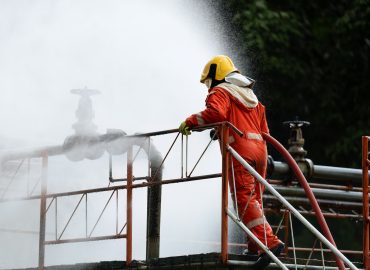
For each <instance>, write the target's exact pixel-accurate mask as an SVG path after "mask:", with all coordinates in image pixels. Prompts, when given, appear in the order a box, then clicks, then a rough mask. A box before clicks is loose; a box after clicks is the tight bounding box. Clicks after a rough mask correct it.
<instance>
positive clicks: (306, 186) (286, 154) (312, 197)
mask: <svg viewBox="0 0 370 270" xmlns="http://www.w3.org/2000/svg"><path fill="white" fill-rule="evenodd" d="M262 137H263V138H264V139H265V140H266V142H268V143H270V144H271V145H272V146H273V147H274V148H275V149H276V150H277V151H278V152H279V153H280V154H281V155H282V156H283V158H284V159H285V160H286V162H287V163H288V165H289V167H290V168H291V169H292V171H293V172H294V174H295V176H296V177H297V178H298V181H299V182H300V184H301V186H302V187H303V189H304V191H305V193H306V196H307V198H308V199H309V201H310V203H311V205H312V208H313V210H314V212H315V213H316V218H317V221H318V223H319V225H320V227H321V230H322V231H323V233H324V236H325V237H326V239H328V240H329V242H330V243H332V244H333V245H334V246H336V245H335V242H334V239H333V236H332V235H331V232H330V230H329V227H328V224H327V223H326V221H325V218H324V215H323V214H322V212H321V209H320V206H319V204H318V203H317V200H316V198H315V195H314V194H313V192H312V190H311V187H310V186H309V184H308V182H307V180H306V178H305V177H304V175H303V173H302V171H301V170H300V169H299V167H298V165H297V163H296V161H295V160H294V159H293V157H292V156H291V155H290V153H289V152H288V151H287V150H286V149H285V148H284V146H282V145H281V143H279V141H277V140H276V139H275V138H273V137H272V136H271V135H269V134H266V133H262ZM335 261H336V263H337V265H338V268H339V269H340V270H344V269H345V267H344V264H343V262H342V260H341V259H339V258H338V257H337V256H335Z"/></svg>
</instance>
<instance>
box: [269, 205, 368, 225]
mask: <svg viewBox="0 0 370 270" xmlns="http://www.w3.org/2000/svg"><path fill="white" fill-rule="evenodd" d="M264 210H265V212H267V213H268V212H272V213H273V212H275V213H276V209H272V208H265V209H264ZM278 211H279V212H280V213H282V214H283V213H285V211H286V210H285V209H280V210H278ZM297 211H298V212H299V213H301V215H303V216H315V215H316V213H315V212H313V211H308V210H299V209H297ZM322 214H323V215H324V217H327V218H343V219H346V218H355V219H362V215H360V214H358V215H356V214H343V213H327V212H323V213H322ZM271 227H273V226H271ZM281 227H283V226H281Z"/></svg>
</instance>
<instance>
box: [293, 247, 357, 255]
mask: <svg viewBox="0 0 370 270" xmlns="http://www.w3.org/2000/svg"><path fill="white" fill-rule="evenodd" d="M294 249H295V251H303V252H311V251H313V252H321V250H322V251H324V252H331V250H330V249H327V248H324V249H321V248H302V247H295V248H294ZM288 250H293V248H292V247H289V248H288ZM340 252H342V253H343V254H353V255H362V250H343V249H341V250H340Z"/></svg>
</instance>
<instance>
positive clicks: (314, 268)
mask: <svg viewBox="0 0 370 270" xmlns="http://www.w3.org/2000/svg"><path fill="white" fill-rule="evenodd" d="M254 263H255V262H250V261H236V260H228V261H227V264H228V265H231V266H244V267H252V266H253V264H254ZM285 266H286V267H288V268H289V269H308V270H310V269H312V270H322V269H323V266H322V265H320V266H319V265H305V264H287V263H286V264H285ZM269 269H281V268H280V267H279V266H278V265H276V264H275V263H271V264H270V265H269ZM325 269H327V270H337V269H338V267H334V266H332V267H331V266H325Z"/></svg>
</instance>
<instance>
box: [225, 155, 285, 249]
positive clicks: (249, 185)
mask: <svg viewBox="0 0 370 270" xmlns="http://www.w3.org/2000/svg"><path fill="white" fill-rule="evenodd" d="M266 161H267V160H266ZM266 161H262V162H250V161H248V163H252V164H251V165H252V166H253V167H254V169H255V170H256V171H257V172H258V173H259V174H260V175H261V176H262V177H263V178H265V176H266V165H267V164H266V163H267V162H266ZM232 163H233V164H232V166H233V168H231V167H230V172H231V177H230V178H229V179H230V180H231V181H230V190H231V192H232V193H234V192H235V195H236V201H237V207H238V214H239V217H240V219H241V220H242V221H243V223H244V225H245V226H246V227H247V228H249V229H250V230H251V231H252V233H253V234H254V235H255V236H256V237H257V238H258V239H259V240H260V241H261V242H262V243H263V244H264V245H267V246H268V247H269V248H271V247H274V246H276V245H277V244H279V243H280V240H279V239H278V238H277V236H275V235H274V233H273V231H272V229H271V226H270V224H269V223H268V222H267V220H266V218H265V217H264V215H263V211H262V193H263V191H264V186H263V185H262V184H260V183H259V182H258V181H257V180H256V179H255V178H254V176H252V175H251V174H250V173H249V172H248V171H247V170H246V169H245V168H244V167H243V166H242V165H241V164H240V163H239V162H238V161H236V160H235V159H233V161H232ZM232 171H233V173H232ZM232 175H233V176H234V177H235V189H236V190H235V191H234V183H233V180H232V179H233V177H232ZM232 197H233V200H235V196H234V195H233V196H232ZM248 251H249V252H259V253H260V252H261V251H262V249H261V248H260V247H259V246H258V245H257V244H256V243H255V242H254V241H253V240H252V239H248Z"/></svg>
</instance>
